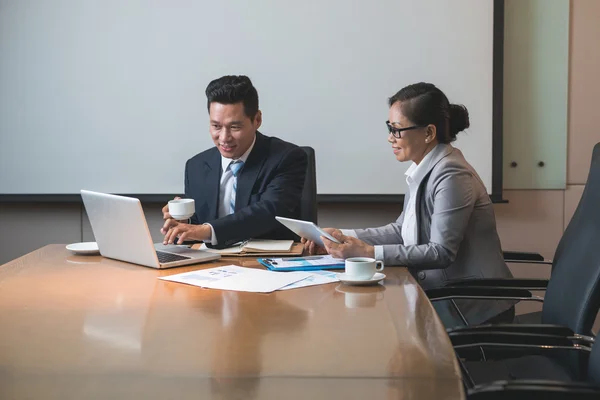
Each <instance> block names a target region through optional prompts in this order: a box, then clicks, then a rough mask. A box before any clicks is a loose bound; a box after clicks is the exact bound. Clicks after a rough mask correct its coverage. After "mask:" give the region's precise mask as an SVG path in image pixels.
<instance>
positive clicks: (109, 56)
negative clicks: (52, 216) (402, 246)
mask: <svg viewBox="0 0 600 400" xmlns="http://www.w3.org/2000/svg"><path fill="white" fill-rule="evenodd" d="M493 13H494V2H493V1H492V0H452V1H448V0H378V1H356V0H305V1H301V2H290V1H281V0H253V1H247V0H220V1H202V0H197V1H193V0H151V1H149V0H29V1H22V0H0V195H7V194H8V195H10V194H31V195H36V194H78V193H79V190H80V189H82V188H87V189H91V190H98V191H105V192H112V193H130V194H175V193H181V192H182V191H183V172H184V166H185V161H186V160H187V159H189V158H190V157H192V156H193V155H195V154H197V153H199V152H201V151H203V150H205V149H207V148H209V147H211V146H212V141H211V140H210V137H209V133H208V115H207V110H206V97H205V95H204V89H205V87H206V85H207V84H208V83H209V81H211V80H212V79H214V78H217V77H220V76H222V75H227V74H244V75H248V76H249V77H250V78H251V79H252V81H253V83H254V85H255V86H256V88H257V89H258V93H259V97H260V108H261V110H262V111H263V121H264V122H263V126H262V128H261V129H260V130H261V132H262V133H264V134H266V135H274V136H278V137H280V138H282V139H284V140H288V141H291V142H293V143H296V144H298V145H303V146H312V147H313V148H314V149H315V151H316V157H317V180H318V193H319V194H320V195H386V194H387V195H389V194H392V195H395V194H403V193H405V192H406V191H407V186H406V182H405V178H404V171H405V170H406V169H407V168H408V166H409V165H408V163H399V162H398V161H396V159H395V158H394V155H393V153H392V150H391V147H390V144H389V143H388V142H387V129H386V127H385V125H384V122H385V120H386V119H387V112H388V106H387V99H388V97H390V96H391V95H393V94H394V93H395V92H396V91H398V90H399V89H400V88H402V87H403V86H406V85H407V84H411V83H415V82H419V81H427V82H432V83H435V84H436V85H438V87H440V88H441V89H442V90H443V91H444V92H445V93H446V94H447V95H448V97H449V99H450V101H451V102H457V103H461V104H464V105H465V106H466V107H467V108H468V110H469V112H470V118H471V128H470V129H469V130H467V131H466V132H465V133H461V134H460V135H459V140H458V141H457V142H456V143H455V145H456V146H457V147H459V148H460V149H462V150H463V152H464V153H465V155H466V157H467V159H468V160H469V161H470V162H471V164H472V165H473V166H474V167H475V168H476V170H477V171H478V172H479V174H480V176H481V178H482V179H483V181H484V182H485V184H486V186H487V188H488V192H489V193H491V186H492V95H493V90H492V89H493V85H492V83H493V82H492V73H493V39H494V38H493V36H494V35H493V21H494V18H493V17H494V16H493Z"/></svg>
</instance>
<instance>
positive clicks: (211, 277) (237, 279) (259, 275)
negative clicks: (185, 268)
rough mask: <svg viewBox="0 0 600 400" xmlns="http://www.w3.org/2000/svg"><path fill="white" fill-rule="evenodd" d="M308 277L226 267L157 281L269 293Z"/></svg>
mask: <svg viewBox="0 0 600 400" xmlns="http://www.w3.org/2000/svg"><path fill="white" fill-rule="evenodd" d="M309 276H310V273H308V272H273V271H265V270H262V269H255V268H244V267H239V266H237V265H226V266H224V267H216V268H209V269H203V270H198V271H190V272H183V273H181V274H175V275H170V276H163V277H160V278H159V279H162V280H165V281H171V282H179V283H185V284H187V285H194V286H200V287H204V288H209V289H221V290H236V291H242V292H259V293H269V292H273V291H275V290H277V289H281V288H282V287H284V286H287V285H289V284H291V283H294V282H297V281H300V280H302V279H305V278H308V277H309Z"/></svg>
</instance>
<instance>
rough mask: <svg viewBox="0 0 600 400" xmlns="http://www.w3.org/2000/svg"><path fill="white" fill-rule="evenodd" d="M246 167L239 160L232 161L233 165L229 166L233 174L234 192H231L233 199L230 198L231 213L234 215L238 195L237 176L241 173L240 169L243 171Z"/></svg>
mask: <svg viewBox="0 0 600 400" xmlns="http://www.w3.org/2000/svg"><path fill="white" fill-rule="evenodd" d="M243 166H244V162H243V161H240V160H237V161H232V162H231V164H229V169H230V170H231V173H232V174H233V190H232V191H231V197H230V198H229V213H230V214H233V213H234V212H235V195H236V191H237V176H238V173H239V172H240V169H242V167H243Z"/></svg>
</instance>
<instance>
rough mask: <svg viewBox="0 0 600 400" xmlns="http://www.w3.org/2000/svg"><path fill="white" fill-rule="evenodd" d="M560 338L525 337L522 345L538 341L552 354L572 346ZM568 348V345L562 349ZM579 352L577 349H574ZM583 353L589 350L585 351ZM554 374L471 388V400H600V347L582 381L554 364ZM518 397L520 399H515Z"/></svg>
mask: <svg viewBox="0 0 600 400" xmlns="http://www.w3.org/2000/svg"><path fill="white" fill-rule="evenodd" d="M484 340H487V339H484ZM505 340H506V341H507V342H513V343H516V342H518V341H519V340H518V339H515V337H513V338H505ZM560 340H561V338H560V337H558V336H551V335H550V336H546V337H541V338H536V339H533V338H531V337H521V340H520V342H521V343H522V344H523V343H527V342H532V343H533V342H536V341H537V345H538V346H542V347H545V348H547V349H549V350H548V351H551V349H552V348H556V347H569V344H568V343H561V342H560ZM562 345H565V346H562ZM572 349H573V351H577V348H576V347H572ZM582 351H587V349H583V350H582ZM553 368H554V371H553V372H554V373H553V375H552V376H551V380H541V379H537V380H529V379H528V380H525V379H518V380H501V381H493V382H488V383H484V384H481V385H476V386H474V387H468V385H467V393H468V399H469V400H495V399H514V398H517V399H543V400H551V399H556V400H558V399H562V400H567V399H568V400H571V399H600V346H598V345H594V346H593V347H592V349H591V353H590V355H589V359H588V366H587V373H586V375H585V376H584V377H583V379H582V380H580V381H573V380H571V379H570V377H571V375H572V374H571V373H570V372H569V371H568V370H567V369H566V368H565V367H564V366H560V365H556V364H554V365H553ZM515 396H516V397H515Z"/></svg>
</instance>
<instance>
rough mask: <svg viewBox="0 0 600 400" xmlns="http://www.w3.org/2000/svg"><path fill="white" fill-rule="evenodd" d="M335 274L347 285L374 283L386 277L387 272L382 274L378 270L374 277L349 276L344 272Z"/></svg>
mask: <svg viewBox="0 0 600 400" xmlns="http://www.w3.org/2000/svg"><path fill="white" fill-rule="evenodd" d="M335 276H336V277H337V278H338V279H339V280H340V281H342V282H343V283H345V284H346V285H355V286H359V285H362V286H364V285H374V284H376V283H378V282H381V281H382V280H383V279H384V278H385V274H382V273H381V272H376V273H375V275H373V277H372V278H371V279H356V278H350V277H349V276H347V275H346V274H344V273H341V274H336V275H335Z"/></svg>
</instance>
